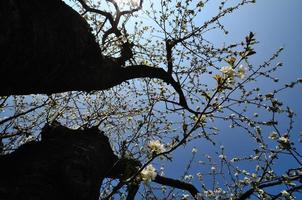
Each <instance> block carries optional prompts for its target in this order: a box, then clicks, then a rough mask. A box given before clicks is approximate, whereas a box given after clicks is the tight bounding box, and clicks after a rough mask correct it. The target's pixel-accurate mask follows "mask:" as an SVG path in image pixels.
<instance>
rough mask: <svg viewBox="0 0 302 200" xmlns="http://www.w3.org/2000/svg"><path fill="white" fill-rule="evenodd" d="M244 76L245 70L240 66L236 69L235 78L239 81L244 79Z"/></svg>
mask: <svg viewBox="0 0 302 200" xmlns="http://www.w3.org/2000/svg"><path fill="white" fill-rule="evenodd" d="M245 74H246V69H245V67H243V66H242V65H240V66H239V68H238V72H237V76H238V77H239V78H240V79H244V77H245Z"/></svg>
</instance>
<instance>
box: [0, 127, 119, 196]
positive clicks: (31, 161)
mask: <svg viewBox="0 0 302 200" xmlns="http://www.w3.org/2000/svg"><path fill="white" fill-rule="evenodd" d="M41 137H42V140H41V141H40V142H29V143H27V144H24V145H22V146H21V147H20V148H19V149H17V150H16V151H15V152H13V153H12V154H9V155H5V156H1V157H0V166H1V171H0V173H1V174H0V177H1V178H0V199H1V200H19V199H28V200H29V199H30V200H42V199H43V200H54V199H58V200H68V199H71V200H96V199H98V197H99V189H100V186H101V183H102V180H103V179H104V178H105V177H113V176H118V175H117V174H118V170H119V169H118V168H114V167H113V166H116V165H115V164H116V162H117V160H118V158H117V156H116V155H114V153H113V151H112V149H111V147H110V144H109V141H108V138H107V137H106V136H105V135H103V133H102V132H100V131H99V130H98V129H96V128H92V129H88V130H72V129H68V128H66V127H63V126H61V125H59V124H55V125H52V126H49V125H46V126H45V127H44V128H43V130H42V132H41Z"/></svg>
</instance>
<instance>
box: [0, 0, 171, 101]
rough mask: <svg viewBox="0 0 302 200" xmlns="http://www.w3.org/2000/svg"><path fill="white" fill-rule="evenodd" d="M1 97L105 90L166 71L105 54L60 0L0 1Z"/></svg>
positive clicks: (86, 28) (80, 18)
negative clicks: (122, 62) (127, 64)
mask: <svg viewBox="0 0 302 200" xmlns="http://www.w3.org/2000/svg"><path fill="white" fill-rule="evenodd" d="M0 27H1V31H0V47H1V50H2V51H1V52H2V53H1V54H0V74H1V79H0V96H7V95H13V94H17V95H18V94H36V93H44V94H51V93H59V92H65V91H72V90H77V91H91V90H103V89H108V88H110V87H113V86H115V85H118V84H120V83H122V82H123V81H125V80H129V79H133V78H140V77H150V78H160V79H163V80H164V81H166V82H168V83H171V78H167V73H166V72H165V71H164V70H163V69H159V68H152V67H146V66H136V67H135V66H132V67H129V68H125V67H122V66H120V65H119V64H118V63H117V62H116V61H115V59H110V58H106V57H104V56H103V55H102V53H101V50H100V48H99V45H98V43H97V42H96V41H95V38H94V36H93V35H92V33H91V30H90V28H89V25H88V24H87V22H86V21H85V19H83V18H82V17H81V16H80V15H79V14H78V13H77V12H75V11H74V10H73V9H72V8H70V7H69V6H67V5H66V4H65V3H64V2H62V1H61V0H47V1H41V0H27V1H23V0H4V1H0Z"/></svg>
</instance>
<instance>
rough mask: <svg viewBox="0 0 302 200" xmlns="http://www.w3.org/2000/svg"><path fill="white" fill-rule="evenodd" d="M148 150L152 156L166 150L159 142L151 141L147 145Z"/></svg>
mask: <svg viewBox="0 0 302 200" xmlns="http://www.w3.org/2000/svg"><path fill="white" fill-rule="evenodd" d="M148 149H149V151H150V152H151V153H152V154H153V153H155V154H159V153H162V152H164V151H165V150H166V149H165V147H164V145H163V144H162V143H161V142H160V141H159V140H151V141H150V142H149V143H148Z"/></svg>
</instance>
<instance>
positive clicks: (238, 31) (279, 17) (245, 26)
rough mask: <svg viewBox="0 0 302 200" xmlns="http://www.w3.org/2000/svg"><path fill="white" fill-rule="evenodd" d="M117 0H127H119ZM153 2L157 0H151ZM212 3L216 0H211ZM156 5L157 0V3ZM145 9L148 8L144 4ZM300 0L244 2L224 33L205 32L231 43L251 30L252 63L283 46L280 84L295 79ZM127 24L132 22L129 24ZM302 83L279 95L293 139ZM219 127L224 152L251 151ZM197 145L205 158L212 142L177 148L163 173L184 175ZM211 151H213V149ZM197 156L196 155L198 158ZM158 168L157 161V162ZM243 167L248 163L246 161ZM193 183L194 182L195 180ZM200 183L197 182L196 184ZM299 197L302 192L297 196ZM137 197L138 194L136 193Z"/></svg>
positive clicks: (300, 127)
mask: <svg viewBox="0 0 302 200" xmlns="http://www.w3.org/2000/svg"><path fill="white" fill-rule="evenodd" d="M118 1H119V2H120V3H122V2H125V1H126V0H118ZM132 2H133V3H134V4H135V3H137V2H135V0H133V1H132ZM154 2H156V1H154ZM212 2H214V3H215V0H214V1H212ZM144 5H148V1H145V4H144ZM157 5H159V4H157ZM216 8H217V7H215V9H216ZM145 9H147V8H146V7H145ZM301 10H302V1H301V0H257V2H256V4H250V5H247V6H244V7H243V8H241V9H240V10H238V11H236V12H235V13H233V14H231V15H229V16H227V17H225V18H224V19H223V21H222V22H223V24H224V25H225V27H226V28H227V30H228V31H229V34H228V36H227V37H225V36H224V35H223V34H219V33H217V34H215V33H211V34H209V35H207V39H208V40H209V41H211V42H214V43H218V44H219V43H222V42H226V43H231V42H238V41H241V40H242V39H243V38H244V37H245V36H246V35H247V34H248V33H249V32H250V31H252V32H255V33H256V39H257V40H258V41H259V42H260V43H259V44H258V45H257V46H256V48H255V50H256V52H257V54H256V55H254V56H253V58H252V59H251V61H252V62H253V63H254V64H255V65H259V64H262V62H263V61H264V60H266V59H268V58H269V57H270V56H271V55H272V54H273V53H274V52H275V51H276V50H277V49H279V48H280V47H284V49H285V50H284V52H283V53H282V54H281V56H280V57H279V58H278V61H282V62H283V63H284V67H283V68H282V69H281V70H280V71H279V72H278V78H279V79H280V84H282V83H286V82H287V81H290V80H296V79H297V78H300V77H302V70H301V67H302V66H301V57H302V53H301V47H302V37H301V36H302V25H301V19H302V12H301ZM215 11H216V10H214V7H213V8H211V6H209V7H208V8H205V11H203V13H202V14H203V15H201V16H200V17H201V18H203V19H201V20H204V18H208V17H211V16H213V15H214V14H213V13H215ZM128 25H129V26H130V25H131V24H128ZM258 84H259V87H261V88H264V89H267V90H271V89H272V85H271V84H270V83H267V82H262V81H260V82H258ZM301 89H302V87H301V86H298V87H296V88H294V89H291V90H288V91H286V92H283V93H282V94H281V95H279V96H278V98H279V99H282V100H283V101H284V103H285V104H287V105H289V106H291V107H292V108H293V110H294V111H295V112H296V114H297V116H296V120H295V121H296V123H295V124H294V127H295V128H294V134H296V139H297V137H298V134H299V133H300V132H301V131H302V123H300V122H301V121H302V103H301V102H302V95H301V91H302V90H301ZM284 125H286V124H282V123H280V124H279V126H280V127H281V129H282V128H283V129H285V128H284ZM218 126H219V125H218ZM221 127H224V128H223V129H222V131H221V135H220V136H219V137H217V138H215V139H217V141H218V142H217V144H218V146H219V145H224V146H225V148H226V152H230V153H229V155H230V156H231V155H234V154H236V153H237V154H238V153H239V154H240V153H244V154H247V153H249V152H250V153H252V149H253V148H252V144H251V143H250V140H247V138H246V137H245V136H244V134H241V133H240V131H238V130H237V131H234V130H233V129H229V128H227V127H226V126H222V125H221ZM193 147H196V148H197V149H198V152H197V154H196V156H197V157H200V159H204V157H203V155H204V153H209V152H210V153H211V151H212V149H211V145H210V144H209V143H208V142H207V141H204V142H201V141H198V142H193V143H192V144H190V145H189V147H188V148H186V149H182V148H180V149H178V150H177V151H176V153H175V154H174V155H175V156H174V159H175V160H174V161H173V162H171V163H170V162H164V165H165V168H166V171H165V172H166V175H167V176H168V177H175V178H178V177H180V176H181V175H183V171H184V167H185V166H186V164H187V163H188V161H189V159H190V157H191V149H192V148H193ZM297 148H298V151H300V152H301V151H302V147H301V145H297ZM212 154H213V155H214V154H215V152H214V151H212ZM197 160H198V159H197ZM292 164H293V163H291V162H288V161H287V160H286V158H285V159H284V158H283V159H282V162H280V166H279V168H280V169H279V170H280V171H281V170H284V169H286V168H289V167H290V166H291V165H292ZM156 167H157V168H159V167H160V165H156ZM245 167H247V168H248V167H249V166H248V164H246V166H245ZM199 170H200V166H198V165H194V167H193V168H192V170H191V171H190V173H191V174H194V175H195V174H196V172H198V171H199ZM194 183H197V181H196V180H194ZM198 185H199V184H198V183H197V184H196V186H198ZM299 198H300V199H302V196H301V195H300V196H297V199H299ZM137 199H139V197H137Z"/></svg>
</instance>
